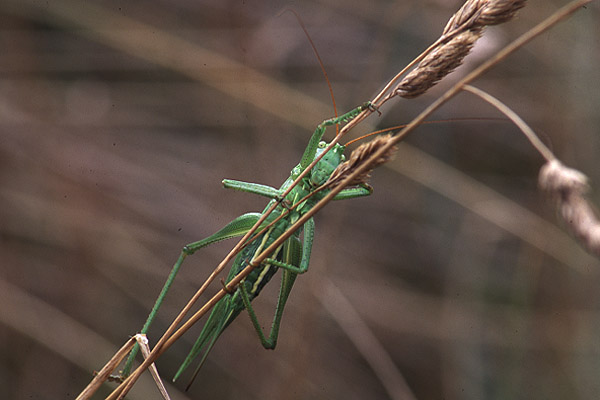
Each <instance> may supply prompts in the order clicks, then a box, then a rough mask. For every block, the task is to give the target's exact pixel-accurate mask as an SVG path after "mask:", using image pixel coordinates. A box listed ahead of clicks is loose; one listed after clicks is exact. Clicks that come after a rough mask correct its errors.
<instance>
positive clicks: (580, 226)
mask: <svg viewBox="0 0 600 400" xmlns="http://www.w3.org/2000/svg"><path fill="white" fill-rule="evenodd" d="M538 183H539V185H540V187H541V188H542V189H543V190H545V191H546V193H548V194H549V195H550V197H551V198H552V199H553V200H554V201H555V202H556V204H557V206H558V211H559V214H560V216H561V217H562V219H563V221H564V222H565V223H566V224H567V226H568V228H569V229H570V230H571V232H573V235H574V236H575V237H576V238H577V239H578V240H579V241H580V242H581V243H582V244H583V245H584V246H585V247H586V248H587V249H588V250H589V251H590V252H591V253H593V254H595V255H597V256H600V221H599V220H598V218H597V217H596V214H595V213H594V210H593V208H592V206H590V204H589V203H588V202H587V200H586V199H585V198H584V196H583V195H584V194H585V193H586V192H587V190H588V189H589V186H588V180H587V177H586V176H585V175H584V174H582V173H581V172H579V171H577V170H575V169H572V168H567V167H565V166H564V165H563V164H561V163H560V161H558V160H552V161H549V162H548V163H546V164H545V165H544V166H543V167H542V169H541V170H540V175H539V178H538Z"/></svg>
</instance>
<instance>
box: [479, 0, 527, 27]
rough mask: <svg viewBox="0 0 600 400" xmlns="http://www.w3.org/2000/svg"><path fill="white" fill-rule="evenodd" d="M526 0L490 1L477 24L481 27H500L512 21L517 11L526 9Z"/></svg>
mask: <svg viewBox="0 0 600 400" xmlns="http://www.w3.org/2000/svg"><path fill="white" fill-rule="evenodd" d="M525 1H526V0H496V1H489V2H487V4H486V5H485V6H484V8H483V11H482V12H481V15H480V16H479V18H477V21H476V23H478V24H480V25H482V26H483V25H498V24H503V23H505V22H506V21H509V20H510V19H512V18H513V17H514V16H515V14H516V13H517V11H519V10H520V9H521V8H523V7H525Z"/></svg>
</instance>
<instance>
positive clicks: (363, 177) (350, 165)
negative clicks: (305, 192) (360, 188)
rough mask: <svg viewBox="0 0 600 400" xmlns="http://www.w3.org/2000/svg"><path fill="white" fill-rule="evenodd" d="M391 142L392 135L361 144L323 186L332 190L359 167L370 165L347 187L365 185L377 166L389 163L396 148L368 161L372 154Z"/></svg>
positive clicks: (391, 148)
mask: <svg viewBox="0 0 600 400" xmlns="http://www.w3.org/2000/svg"><path fill="white" fill-rule="evenodd" d="M391 140H392V135H382V136H378V137H376V138H375V139H373V140H371V141H370V142H367V143H363V144H362V145H360V146H358V147H357V148H356V149H355V150H354V151H353V152H352V154H350V159H349V160H348V161H346V162H343V163H342V164H340V165H339V166H338V167H337V168H336V169H335V170H334V171H333V173H332V174H331V176H330V177H329V179H328V180H327V182H325V185H327V186H328V187H330V188H333V187H335V186H337V185H339V184H340V183H341V182H342V181H343V180H344V179H345V178H346V177H347V176H348V175H350V174H351V173H352V171H354V170H355V169H356V168H358V167H359V166H361V165H363V164H365V163H370V165H369V168H367V169H366V170H365V171H363V172H362V173H360V174H358V175H357V176H356V177H355V178H354V179H353V180H352V181H350V183H348V186H356V185H360V184H366V183H367V180H368V179H369V177H370V176H371V172H373V170H374V169H375V168H377V167H378V166H379V165H381V164H383V163H385V162H387V161H389V160H390V159H391V158H392V156H393V154H394V153H395V151H396V146H392V147H390V148H389V149H388V150H387V151H386V152H384V153H383V154H382V155H381V156H379V157H378V158H376V159H375V160H369V158H370V157H371V155H372V154H374V153H375V152H377V150H379V149H380V148H382V147H383V146H385V145H386V144H387V143H388V142H390V141H391Z"/></svg>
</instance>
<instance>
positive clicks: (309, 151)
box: [300, 102, 371, 170]
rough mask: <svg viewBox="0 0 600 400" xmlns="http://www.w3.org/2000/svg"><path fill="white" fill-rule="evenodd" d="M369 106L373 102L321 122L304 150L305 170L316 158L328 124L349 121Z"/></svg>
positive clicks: (301, 162) (302, 161) (302, 163)
mask: <svg viewBox="0 0 600 400" xmlns="http://www.w3.org/2000/svg"><path fill="white" fill-rule="evenodd" d="M369 107H371V103H370V102H367V103H365V104H361V105H360V106H358V107H356V108H355V109H353V110H351V111H349V112H347V113H346V114H344V115H341V116H339V117H337V118H330V119H327V120H325V121H323V122H321V123H320V124H319V125H318V126H317V128H316V129H315V131H314V133H313V135H312V136H311V138H310V141H309V142H308V146H306V150H304V154H303V155H302V159H301V160H300V166H301V167H302V169H303V170H304V169H305V168H306V167H308V166H309V165H310V163H311V162H312V161H313V160H314V158H315V153H316V151H317V147H318V146H319V142H320V141H321V139H322V138H323V134H324V133H325V129H326V128H327V127H328V126H331V125H337V124H339V123H342V122H348V121H350V120H351V119H353V118H354V117H356V116H357V115H358V114H360V113H361V112H363V111H364V110H366V109H368V108H369Z"/></svg>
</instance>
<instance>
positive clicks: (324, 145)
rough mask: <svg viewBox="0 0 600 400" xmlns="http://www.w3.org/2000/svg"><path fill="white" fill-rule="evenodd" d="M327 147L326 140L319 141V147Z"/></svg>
mask: <svg viewBox="0 0 600 400" xmlns="http://www.w3.org/2000/svg"><path fill="white" fill-rule="evenodd" d="M325 147H327V143H325V142H323V141H320V142H319V148H320V149H324V148H325Z"/></svg>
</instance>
